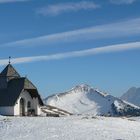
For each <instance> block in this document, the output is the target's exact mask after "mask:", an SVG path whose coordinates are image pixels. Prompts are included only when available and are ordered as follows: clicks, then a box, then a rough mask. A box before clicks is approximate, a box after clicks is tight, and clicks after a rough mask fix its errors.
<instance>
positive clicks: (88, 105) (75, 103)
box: [44, 84, 140, 116]
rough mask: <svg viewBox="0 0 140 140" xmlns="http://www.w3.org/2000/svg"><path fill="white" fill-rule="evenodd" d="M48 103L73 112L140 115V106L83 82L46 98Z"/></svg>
mask: <svg viewBox="0 0 140 140" xmlns="http://www.w3.org/2000/svg"><path fill="white" fill-rule="evenodd" d="M44 103H45V104H46V105H51V106H55V107H58V108H61V109H63V110H66V111H68V112H70V113H72V114H92V115H111V116H114V115H119V116H123V115H138V114H139V115H140V108H139V107H137V106H134V105H132V104H129V103H127V102H125V101H123V100H121V99H119V98H116V97H113V96H111V95H109V94H106V93H104V92H101V91H99V90H98V89H94V88H92V87H90V86H89V85H86V84H82V85H78V86H76V87H74V88H72V89H71V90H70V91H67V92H64V93H60V94H55V95H52V96H49V97H47V98H46V99H44Z"/></svg>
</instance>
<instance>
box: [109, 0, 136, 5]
mask: <svg viewBox="0 0 140 140" xmlns="http://www.w3.org/2000/svg"><path fill="white" fill-rule="evenodd" d="M135 1H136V0H110V2H111V3H114V4H132V3H134V2H135Z"/></svg>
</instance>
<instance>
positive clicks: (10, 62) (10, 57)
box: [9, 56, 11, 64]
mask: <svg viewBox="0 0 140 140" xmlns="http://www.w3.org/2000/svg"><path fill="white" fill-rule="evenodd" d="M9 64H11V56H9Z"/></svg>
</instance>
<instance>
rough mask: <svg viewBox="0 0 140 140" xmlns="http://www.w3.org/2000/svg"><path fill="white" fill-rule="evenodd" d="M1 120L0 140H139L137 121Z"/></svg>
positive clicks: (82, 118) (83, 118) (89, 118)
mask: <svg viewBox="0 0 140 140" xmlns="http://www.w3.org/2000/svg"><path fill="white" fill-rule="evenodd" d="M136 120H137V121H135V120H134V118H133V120H132V119H128V118H113V117H92V116H71V117H59V118H51V117H50V118H47V117H4V118H3V117H0V139H1V140H94V139H95V140H139V139H140V133H139V128H140V122H139V121H140V118H137V119H136Z"/></svg>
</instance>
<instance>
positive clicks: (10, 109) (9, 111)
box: [0, 106, 14, 116]
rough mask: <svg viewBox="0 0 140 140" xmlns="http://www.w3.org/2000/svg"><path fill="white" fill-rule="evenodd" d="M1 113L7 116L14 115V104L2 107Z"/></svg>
mask: <svg viewBox="0 0 140 140" xmlns="http://www.w3.org/2000/svg"><path fill="white" fill-rule="evenodd" d="M0 114H1V115H6V116H13V115H14V106H4V107H0Z"/></svg>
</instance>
